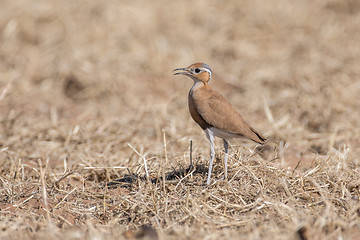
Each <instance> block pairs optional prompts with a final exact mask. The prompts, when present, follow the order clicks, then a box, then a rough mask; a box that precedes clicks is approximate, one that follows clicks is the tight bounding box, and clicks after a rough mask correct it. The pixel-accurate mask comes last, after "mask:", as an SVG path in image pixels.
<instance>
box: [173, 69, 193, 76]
mask: <svg viewBox="0 0 360 240" xmlns="http://www.w3.org/2000/svg"><path fill="white" fill-rule="evenodd" d="M175 71H184V72H176V73H174V75H179V74H182V75H189V74H190V71H189V70H187V69H186V68H176V69H174V72H175Z"/></svg>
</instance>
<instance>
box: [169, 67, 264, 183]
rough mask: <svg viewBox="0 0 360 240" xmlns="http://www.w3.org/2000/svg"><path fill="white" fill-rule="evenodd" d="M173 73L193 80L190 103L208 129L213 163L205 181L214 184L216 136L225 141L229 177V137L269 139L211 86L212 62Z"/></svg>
mask: <svg viewBox="0 0 360 240" xmlns="http://www.w3.org/2000/svg"><path fill="white" fill-rule="evenodd" d="M174 72H175V73H174V75H185V76H187V77H189V78H191V79H192V80H193V81H194V84H193V86H192V87H191V89H190V91H189V94H188V106H189V111H190V115H191V117H192V119H193V120H194V121H195V122H196V123H197V124H198V125H199V126H200V127H201V128H202V129H203V130H204V131H205V133H206V138H207V139H208V140H209V142H210V162H209V170H208V177H207V181H206V184H207V185H210V183H211V172H212V167H213V162H214V157H215V149H214V138H215V137H218V138H221V139H222V140H223V143H224V149H225V156H224V168H225V169H224V177H225V180H227V160H228V149H229V141H228V140H229V139H233V138H245V139H249V140H252V141H254V142H256V143H258V144H261V145H263V144H264V143H265V141H266V139H265V138H264V137H263V136H262V135H261V134H260V133H259V132H258V131H256V130H255V129H254V128H253V127H251V126H250V125H249V124H248V123H247V122H246V121H245V120H244V118H243V117H242V116H241V115H240V113H239V112H238V111H237V110H236V109H235V108H234V107H233V106H232V105H231V103H230V102H229V101H227V100H226V99H225V98H224V97H223V96H222V95H221V94H220V93H219V92H217V91H215V90H213V89H212V88H211V87H210V85H209V81H210V79H211V76H212V70H211V68H210V66H209V65H207V64H206V63H201V62H199V63H194V64H191V65H190V66H188V67H186V68H176V69H174Z"/></svg>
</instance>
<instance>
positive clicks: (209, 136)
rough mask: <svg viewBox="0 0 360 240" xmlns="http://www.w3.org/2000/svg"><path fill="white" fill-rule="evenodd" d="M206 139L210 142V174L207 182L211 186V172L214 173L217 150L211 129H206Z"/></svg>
mask: <svg viewBox="0 0 360 240" xmlns="http://www.w3.org/2000/svg"><path fill="white" fill-rule="evenodd" d="M205 132H206V137H207V139H208V140H209V142H210V163H209V172H208V178H207V181H206V185H209V184H210V181H211V172H212V166H213V162H214V158H215V149H214V133H213V132H212V131H210V130H209V129H206V131H205Z"/></svg>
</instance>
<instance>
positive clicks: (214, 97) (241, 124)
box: [196, 90, 265, 144]
mask: <svg viewBox="0 0 360 240" xmlns="http://www.w3.org/2000/svg"><path fill="white" fill-rule="evenodd" d="M209 91H211V93H209V92H208V94H206V95H207V96H208V98H206V100H204V98H202V99H203V100H202V101H198V102H197V103H196V105H197V111H198V113H199V114H200V115H201V117H202V118H203V119H204V120H205V121H206V122H207V123H209V124H210V125H211V126H213V127H216V128H218V129H220V130H223V131H227V132H231V133H235V134H238V135H240V136H243V137H245V138H248V139H250V140H253V141H255V142H257V143H261V144H262V143H264V141H265V138H264V137H262V136H261V135H260V134H259V133H258V132H257V131H256V130H255V129H253V128H252V127H251V126H250V125H249V124H248V123H247V122H246V121H245V120H244V119H243V117H242V116H241V115H240V113H238V112H237V111H236V109H235V108H234V107H233V106H232V105H231V104H230V103H229V102H228V101H227V100H226V99H225V98H224V97H223V96H222V95H221V94H220V93H218V92H216V91H214V90H209Z"/></svg>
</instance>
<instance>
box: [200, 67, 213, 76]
mask: <svg viewBox="0 0 360 240" xmlns="http://www.w3.org/2000/svg"><path fill="white" fill-rule="evenodd" d="M201 69H202V70H204V71H207V72H208V73H209V75H210V77H209V78H211V70H210V69H207V68H201Z"/></svg>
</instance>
